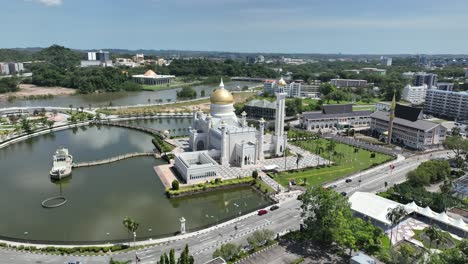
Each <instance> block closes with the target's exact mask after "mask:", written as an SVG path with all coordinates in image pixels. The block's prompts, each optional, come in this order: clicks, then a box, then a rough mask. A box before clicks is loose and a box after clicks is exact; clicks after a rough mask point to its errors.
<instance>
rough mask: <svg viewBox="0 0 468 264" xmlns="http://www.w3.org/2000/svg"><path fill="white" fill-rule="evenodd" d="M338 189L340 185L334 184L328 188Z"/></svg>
mask: <svg viewBox="0 0 468 264" xmlns="http://www.w3.org/2000/svg"><path fill="white" fill-rule="evenodd" d="M336 187H338V185H336V184H333V185H330V187H328V188H330V189H336Z"/></svg>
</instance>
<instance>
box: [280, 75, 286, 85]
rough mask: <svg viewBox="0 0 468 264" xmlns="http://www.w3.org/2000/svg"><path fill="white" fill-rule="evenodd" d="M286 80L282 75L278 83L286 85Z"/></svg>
mask: <svg viewBox="0 0 468 264" xmlns="http://www.w3.org/2000/svg"><path fill="white" fill-rule="evenodd" d="M286 84H287V83H286V81H285V80H284V79H283V77H281V79H280V80H279V81H278V85H279V86H286Z"/></svg>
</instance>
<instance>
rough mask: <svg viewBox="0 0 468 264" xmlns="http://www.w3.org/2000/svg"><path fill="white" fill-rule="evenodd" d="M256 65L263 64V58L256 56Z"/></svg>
mask: <svg viewBox="0 0 468 264" xmlns="http://www.w3.org/2000/svg"><path fill="white" fill-rule="evenodd" d="M256 61H257V63H264V62H265V57H264V56H263V55H258V56H257V58H256Z"/></svg>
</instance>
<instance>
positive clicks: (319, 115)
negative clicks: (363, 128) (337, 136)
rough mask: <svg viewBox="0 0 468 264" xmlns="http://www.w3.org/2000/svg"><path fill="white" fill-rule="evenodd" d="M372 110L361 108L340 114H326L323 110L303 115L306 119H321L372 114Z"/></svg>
mask: <svg viewBox="0 0 468 264" xmlns="http://www.w3.org/2000/svg"><path fill="white" fill-rule="evenodd" d="M371 113H372V112H371V111H369V110H359V111H353V112H350V113H338V114H324V113H323V112H304V113H302V116H303V117H304V119H321V118H341V117H355V116H370V114H371Z"/></svg>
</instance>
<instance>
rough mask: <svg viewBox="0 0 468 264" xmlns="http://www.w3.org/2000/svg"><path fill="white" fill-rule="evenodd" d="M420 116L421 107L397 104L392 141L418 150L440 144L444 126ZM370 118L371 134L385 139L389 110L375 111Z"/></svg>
mask: <svg viewBox="0 0 468 264" xmlns="http://www.w3.org/2000/svg"><path fill="white" fill-rule="evenodd" d="M421 118H422V109H421V108H416V107H410V106H404V105H400V104H397V105H396V108H395V118H394V119H393V128H392V139H391V140H392V143H396V144H401V145H404V146H407V147H410V148H413V149H420V150H424V149H430V148H436V147H438V146H440V144H442V142H443V141H444V140H445V134H446V132H447V130H446V128H445V127H444V126H442V125H440V124H437V123H434V122H430V121H427V120H422V119H421ZM370 119H371V121H370V129H371V131H372V133H373V135H374V136H376V137H378V138H379V139H380V140H382V141H385V140H386V139H387V136H388V131H389V127H390V112H386V111H377V112H375V113H373V114H371V115H370Z"/></svg>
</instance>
